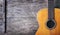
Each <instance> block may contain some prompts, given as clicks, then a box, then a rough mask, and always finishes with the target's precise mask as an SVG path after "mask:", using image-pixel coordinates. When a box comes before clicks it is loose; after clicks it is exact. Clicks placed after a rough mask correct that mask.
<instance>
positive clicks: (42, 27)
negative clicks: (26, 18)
mask: <svg viewBox="0 0 60 35" xmlns="http://www.w3.org/2000/svg"><path fill="white" fill-rule="evenodd" d="M54 16H55V17H54V18H55V22H56V26H55V28H53V29H51V30H50V29H49V28H48V27H47V25H46V22H47V21H48V8H45V9H41V10H39V11H38V13H37V21H38V24H39V28H38V30H37V32H36V35H60V9H58V8H55V15H54Z"/></svg>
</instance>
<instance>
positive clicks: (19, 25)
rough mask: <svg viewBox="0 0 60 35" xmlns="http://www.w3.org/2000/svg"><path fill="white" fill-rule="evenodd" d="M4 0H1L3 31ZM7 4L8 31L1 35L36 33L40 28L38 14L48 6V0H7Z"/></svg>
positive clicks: (1, 25) (2, 27) (1, 28)
mask: <svg viewBox="0 0 60 35" xmlns="http://www.w3.org/2000/svg"><path fill="white" fill-rule="evenodd" d="M3 1H4V0H0V12H1V14H3V15H0V16H3V17H2V18H1V19H2V20H3V22H1V23H2V24H1V23H0V31H1V32H3V31H4V8H3V7H4V3H3ZM56 3H57V2H56ZM7 4H8V6H7V33H6V34H1V35H35V33H36V31H37V28H38V22H37V20H36V14H37V12H38V10H40V9H42V8H47V0H7ZM57 5H58V6H59V4H57ZM1 19H0V20H1Z"/></svg>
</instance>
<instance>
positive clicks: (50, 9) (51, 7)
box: [48, 0, 54, 19]
mask: <svg viewBox="0 0 60 35" xmlns="http://www.w3.org/2000/svg"><path fill="white" fill-rule="evenodd" d="M53 18H54V0H48V19H53Z"/></svg>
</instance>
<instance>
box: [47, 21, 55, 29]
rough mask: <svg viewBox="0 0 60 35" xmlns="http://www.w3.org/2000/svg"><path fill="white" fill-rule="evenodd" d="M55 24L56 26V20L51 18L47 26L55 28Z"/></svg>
mask: <svg viewBox="0 0 60 35" xmlns="http://www.w3.org/2000/svg"><path fill="white" fill-rule="evenodd" d="M54 26H55V22H54V21H52V20H49V21H48V22H47V27H48V28H53V27H54Z"/></svg>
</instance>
